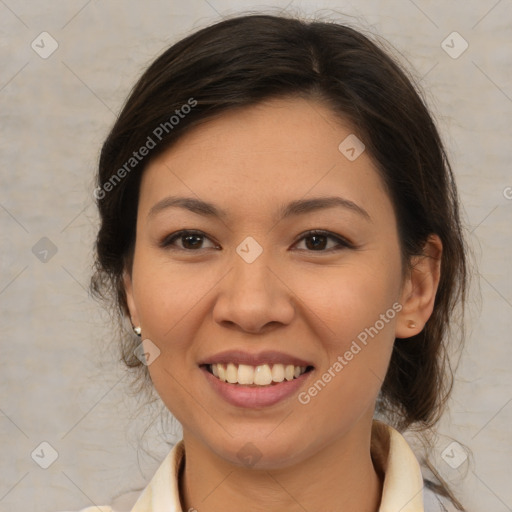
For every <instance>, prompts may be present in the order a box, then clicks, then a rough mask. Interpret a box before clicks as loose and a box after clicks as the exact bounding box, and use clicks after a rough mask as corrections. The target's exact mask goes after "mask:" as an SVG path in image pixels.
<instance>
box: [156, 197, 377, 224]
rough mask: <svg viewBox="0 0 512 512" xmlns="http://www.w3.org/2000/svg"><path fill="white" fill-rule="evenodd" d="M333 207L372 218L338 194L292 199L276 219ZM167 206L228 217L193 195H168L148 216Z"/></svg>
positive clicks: (279, 211) (278, 213) (210, 215)
mask: <svg viewBox="0 0 512 512" xmlns="http://www.w3.org/2000/svg"><path fill="white" fill-rule="evenodd" d="M335 207H338V208H339V207H341V208H344V209H346V210H350V211H353V212H355V213H357V214H358V215H360V216H361V217H363V218H365V219H366V220H368V221H371V220H372V218H371V217H370V214H369V213H368V212H367V211H366V210H365V209H364V208H362V207H361V206H359V205H357V204H356V203H354V202H353V201H350V200H349V199H345V198H343V197H339V196H328V197H314V198H311V199H298V200H296V201H292V202H290V203H288V204H287V205H285V206H282V207H281V208H279V210H278V212H277V218H276V220H277V221H280V220H283V219H286V218H287V217H291V216H294V215H304V214H306V213H311V212H314V211H318V210H323V209H327V208H335ZM168 208H183V209H185V210H189V211H191V212H192V213H196V214H198V215H203V216H205V217H218V218H222V219H225V218H227V217H228V213H227V212H226V211H225V210H223V209H221V208H218V207H217V206H215V205H214V204H212V203H209V202H207V201H203V200H201V199H196V198H194V197H177V196H169V197H166V198H164V199H162V200H161V201H158V203H156V204H155V205H153V206H152V207H151V209H150V210H149V213H148V218H149V217H153V216H154V215H156V214H157V213H159V212H161V211H163V210H166V209H168Z"/></svg>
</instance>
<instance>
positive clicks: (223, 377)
mask: <svg viewBox="0 0 512 512" xmlns="http://www.w3.org/2000/svg"><path fill="white" fill-rule="evenodd" d="M201 366H202V367H203V368H204V369H206V371H208V372H209V373H211V374H212V375H213V376H214V377H216V378H217V379H219V380H220V381H222V382H226V383H228V384H234V385H241V386H254V387H262V386H273V385H276V384H279V383H280V382H284V381H291V380H294V379H298V378H299V377H300V376H301V375H303V374H305V373H308V372H310V371H312V370H313V366H295V365H293V364H288V365H284V364H261V365H258V366H251V365H247V364H234V363H225V364H204V365H201Z"/></svg>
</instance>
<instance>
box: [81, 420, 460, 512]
mask: <svg viewBox="0 0 512 512" xmlns="http://www.w3.org/2000/svg"><path fill="white" fill-rule="evenodd" d="M371 453H372V457H373V460H374V463H375V464H376V465H377V466H378V467H379V468H380V469H381V470H382V472H383V474H384V484H383V489H382V500H381V504H380V508H379V512H450V511H453V510H455V508H453V506H452V505H451V504H450V503H449V502H448V500H444V499H442V498H440V497H438V496H437V495H436V494H434V493H433V492H432V491H430V490H429V489H427V488H426V487H424V483H423V477H422V473H421V469H420V466H419V463H418V461H417V459H416V457H415V455H414V453H413V451H412V450H411V448H410V447H409V445H408V443H407V441H406V440H405V439H404V437H403V436H402V435H401V434H400V433H399V432H398V431H396V430H395V429H394V428H392V427H390V426H389V425H386V424H385V423H382V422H380V421H377V420H374V421H373V425H372V438H371ZM184 455H185V447H184V444H183V441H180V442H178V443H177V444H176V445H175V446H174V447H173V448H172V450H171V451H170V452H169V454H168V455H167V456H166V457H165V459H164V460H163V462H162V463H161V465H160V467H159V468H158V469H157V471H156V473H155V474H154V475H153V478H152V479H151V481H150V482H149V484H148V485H147V486H146V488H145V489H144V490H143V491H142V492H140V493H130V494H129V495H126V496H125V497H124V498H123V497H121V498H118V500H116V502H115V503H114V504H113V505H112V506H96V505H95V506H92V507H87V508H85V509H82V510H81V511H79V512H100V511H101V512H189V511H186V510H183V509H182V507H181V504H180V499H179V496H180V495H179V487H178V474H179V470H180V466H181V463H182V461H183V457H184ZM192 511H193V509H192ZM192 511H190V512H192Z"/></svg>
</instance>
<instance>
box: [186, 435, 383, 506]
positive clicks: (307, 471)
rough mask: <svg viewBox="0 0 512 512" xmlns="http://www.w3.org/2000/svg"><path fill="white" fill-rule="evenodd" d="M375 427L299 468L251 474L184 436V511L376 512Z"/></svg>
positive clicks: (337, 442)
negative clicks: (373, 458)
mask: <svg viewBox="0 0 512 512" xmlns="http://www.w3.org/2000/svg"><path fill="white" fill-rule="evenodd" d="M370 436H371V425H370V426H369V428H368V429H366V431H364V432H362V431H361V430H360V429H359V430H357V431H355V430H354V431H353V432H349V433H347V434H346V435H344V436H343V437H340V438H338V439H336V440H334V442H332V443H330V444H329V445H326V446H325V447H324V448H323V449H322V450H321V451H319V452H316V453H315V454H314V455H313V456H311V457H309V458H307V459H305V460H303V461H301V462H300V463H298V464H295V465H293V466H288V467H280V468H278V469H251V468H246V467H240V466H238V465H234V464H231V463H230V462H228V461H226V460H225V459H223V458H221V457H219V456H218V455H217V454H215V453H212V452H211V450H209V449H208V448H207V447H205V445H204V444H202V443H201V442H198V441H197V440H196V439H195V438H194V437H193V436H188V435H186V434H185V432H184V444H185V447H186V450H185V464H184V467H182V472H181V474H180V478H179V480H180V481H179V488H180V500H181V504H182V509H183V510H184V511H188V510H199V511H201V512H214V511H218V510H222V511H223V512H235V511H236V512H238V511H240V510H251V511H254V512H273V511H275V512H277V511H279V512H281V511H282V510H287V511H288V512H304V510H308V511H310V512H313V511H320V510H343V511H345V510H357V511H358V512H377V511H378V509H379V504H380V501H381V494H382V482H381V479H380V477H379V475H378V473H377V471H376V469H375V467H374V465H373V462H372V458H371V454H370Z"/></svg>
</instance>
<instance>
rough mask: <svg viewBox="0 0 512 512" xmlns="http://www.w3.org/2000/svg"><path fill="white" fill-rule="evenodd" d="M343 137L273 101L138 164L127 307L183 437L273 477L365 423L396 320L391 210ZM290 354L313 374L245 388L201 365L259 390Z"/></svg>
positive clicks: (294, 107) (346, 132) (332, 122)
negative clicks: (214, 365)
mask: <svg viewBox="0 0 512 512" xmlns="http://www.w3.org/2000/svg"><path fill="white" fill-rule="evenodd" d="M347 137H350V138H349V139H347V140H345V139H346V138H347ZM343 141H345V142H344V143H343V144H342V146H341V148H342V150H343V151H342V150H340V149H339V146H340V143H342V142H343ZM354 141H355V139H353V135H352V132H351V130H350V127H348V126H343V125H342V124H340V122H339V120H337V119H335V118H334V117H333V114H331V112H330V111H329V110H328V109H327V108H326V107H324V106H322V105H321V104H319V103H317V102H313V101H306V100H301V99H287V100H282V99H279V100H272V101H267V102H265V103H264V104H260V105H258V106H255V107H250V108H245V109H243V110H240V111H238V112H232V113H228V114H223V115H222V116H220V117H218V118H216V119H214V120H210V121H209V122H207V123H206V124H204V125H202V126H200V127H198V128H195V129H194V130H192V131H191V132H190V133H188V134H187V135H185V136H184V137H183V138H181V139H180V140H179V141H178V143H177V144H176V145H175V146H173V147H172V148H170V149H169V150H167V151H166V152H164V153H163V154H162V155H160V156H159V157H158V158H156V159H155V160H153V161H152V162H151V163H150V164H149V165H148V167H147V169H146V170H145V172H144V175H143V178H142V182H141V188H140V201H139V207H138V218H137V234H136V245H135V253H134V259H133V267H132V272H131V276H128V275H126V276H125V284H126V290H127V297H128V304H129V308H130V313H131V317H132V321H133V324H134V325H140V326H141V328H142V339H149V340H151V343H152V344H149V345H146V349H147V350H148V351H149V352H151V351H153V353H154V354H156V353H157V352H154V351H155V350H156V349H155V348H154V347H155V346H156V347H158V350H159V351H160V354H159V355H158V356H157V357H156V358H154V359H153V362H152V363H151V364H150V365H149V371H150V375H151V378H152V381H153V383H154V386H155V388H156V390H157V392H158V393H159V395H160V397H161V398H162V400H163V402H164V403H165V404H166V406H167V407H168V409H169V410H170V411H171V412H172V413H173V414H174V415H175V417H176V418H177V419H178V420H179V421H180V422H181V424H182V425H183V430H184V437H185V440H186V442H187V440H191V441H190V442H192V440H195V441H196V442H200V443H202V444H203V446H206V447H207V448H208V449H210V450H211V451H213V452H214V453H215V454H217V455H218V456H220V457H222V458H223V459H224V460H227V461H230V462H232V463H235V464H242V463H244V462H247V457H246V456H247V455H249V456H252V458H253V460H254V461H255V462H258V465H259V467H266V468H277V467H284V466H285V465H287V464H292V463H296V462H300V461H301V460H305V459H306V458H307V457H308V456H310V455H312V454H314V453H317V452H318V451H319V450H322V449H326V448H328V447H330V446H332V445H333V443H336V442H337V441H338V440H340V439H342V438H343V437H344V436H346V435H349V434H350V432H353V431H354V430H355V429H357V428H358V426H360V425H361V424H363V423H364V424H369V423H370V421H371V418H372V415H373V410H374V406H375V400H376V397H377V394H378V392H379V389H380V387H381V385H382V382H383V380H384V377H385V374H386V370H387V366H388V363H389V359H390V355H391V350H392V346H393V342H394V339H395V336H397V335H399V334H400V333H399V332H398V331H399V330H400V329H403V323H404V322H405V319H404V318H403V315H404V313H403V311H402V313H399V310H400V308H401V305H400V304H401V300H402V293H403V289H402V269H401V258H400V251H399V239H398V235H397V225H396V219H395V216H394V212H393V207H392V203H391V202H390V199H389V197H388V195H387V193H386V191H385V188H384V186H383V183H382V181H381V179H380V177H379V175H378V174H377V172H376V170H375V167H374V165H373V163H372V161H371V160H370V158H369V156H368V154H367V152H365V151H363V152H362V153H361V154H360V155H359V156H358V157H357V153H358V152H359V151H360V149H361V146H359V145H358V144H359V143H357V141H355V142H354ZM351 148H354V150H353V151H352V149H351ZM354 157H357V158H355V159H354ZM170 198H174V199H176V198H183V199H184V198H187V199H188V203H187V202H185V201H182V203H181V206H180V205H179V204H177V203H174V205H172V204H171V199H170ZM325 198H337V199H331V200H330V201H331V202H330V203H328V204H327V205H326V204H323V205H322V203H321V201H318V202H317V203H315V202H312V200H322V199H325ZM201 202H204V203H208V206H206V205H202V206H201V204H200V203H201ZM187 204H188V207H187ZM214 210H215V212H219V215H217V214H215V213H213V211H214ZM182 230H193V231H194V234H185V235H184V236H181V237H180V236H178V237H176V238H174V239H173V240H172V236H171V235H173V234H176V233H178V232H179V231H182ZM310 230H320V231H322V233H318V234H316V235H314V234H313V235H311V234H309V235H308V234H307V232H308V231H310ZM324 232H328V233H324ZM145 343H146V344H147V343H148V342H145ZM148 347H149V348H148ZM225 351H236V353H233V354H230V355H227V356H223V355H222V354H221V353H223V352H225ZM268 351H271V352H272V354H267V355H261V354H262V353H263V352H268ZM219 354H221V355H220V356H218V355H219ZM217 356H218V357H217ZM250 356H254V359H250ZM260 356H261V357H260ZM244 357H247V358H248V359H244ZM294 360H296V361H295V363H296V366H312V367H313V370H311V371H308V372H306V373H304V374H303V375H301V376H300V378H299V379H297V380H292V381H288V380H286V377H285V380H284V381H283V382H282V383H278V384H275V383H274V384H271V385H268V384H265V385H254V384H253V385H252V386H250V387H248V386H241V385H240V384H237V383H229V382H221V380H220V379H219V378H218V377H216V376H214V375H212V374H211V373H209V371H208V368H207V367H205V366H203V365H204V364H206V363H209V362H212V361H217V362H221V363H224V367H226V364H227V363H242V362H245V363H248V362H251V361H252V362H253V363H254V364H252V365H248V366H249V367H250V368H245V367H244V366H242V369H241V370H238V364H235V366H234V369H233V367H231V366H230V368H231V369H230V370H227V373H228V374H229V377H228V378H231V380H232V379H233V375H235V378H237V377H238V376H240V378H241V379H242V380H243V379H244V378H247V379H249V380H248V381H247V382H249V381H251V379H252V378H254V372H256V374H258V375H259V377H258V378H257V381H258V382H262V383H264V382H268V380H265V379H268V378H269V377H268V375H269V374H270V375H271V378H272V377H274V376H275V379H276V380H280V379H281V378H282V369H284V370H285V373H286V366H287V363H288V365H289V364H293V362H294ZM279 362H281V363H282V364H283V367H280V365H279V364H278V363H279ZM265 363H269V366H268V369H267V368H266V367H265V366H264V365H265ZM273 364H275V366H276V368H275V369H274V370H273ZM257 367H259V368H257ZM217 368H218V367H217ZM219 371H221V370H219ZM233 371H234V373H233ZM246 371H248V373H246ZM272 371H274V372H275V373H274V374H273V373H272ZM288 371H290V370H288ZM293 371H294V370H293ZM238 372H240V373H238ZM217 373H218V372H217ZM288 377H289V375H288ZM260 378H261V379H262V380H261V381H260V380H259V379H260ZM319 381H321V382H320V383H319ZM315 383H316V387H315ZM248 443H252V444H248ZM249 458H250V457H249ZM258 459H259V461H258Z"/></svg>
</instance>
